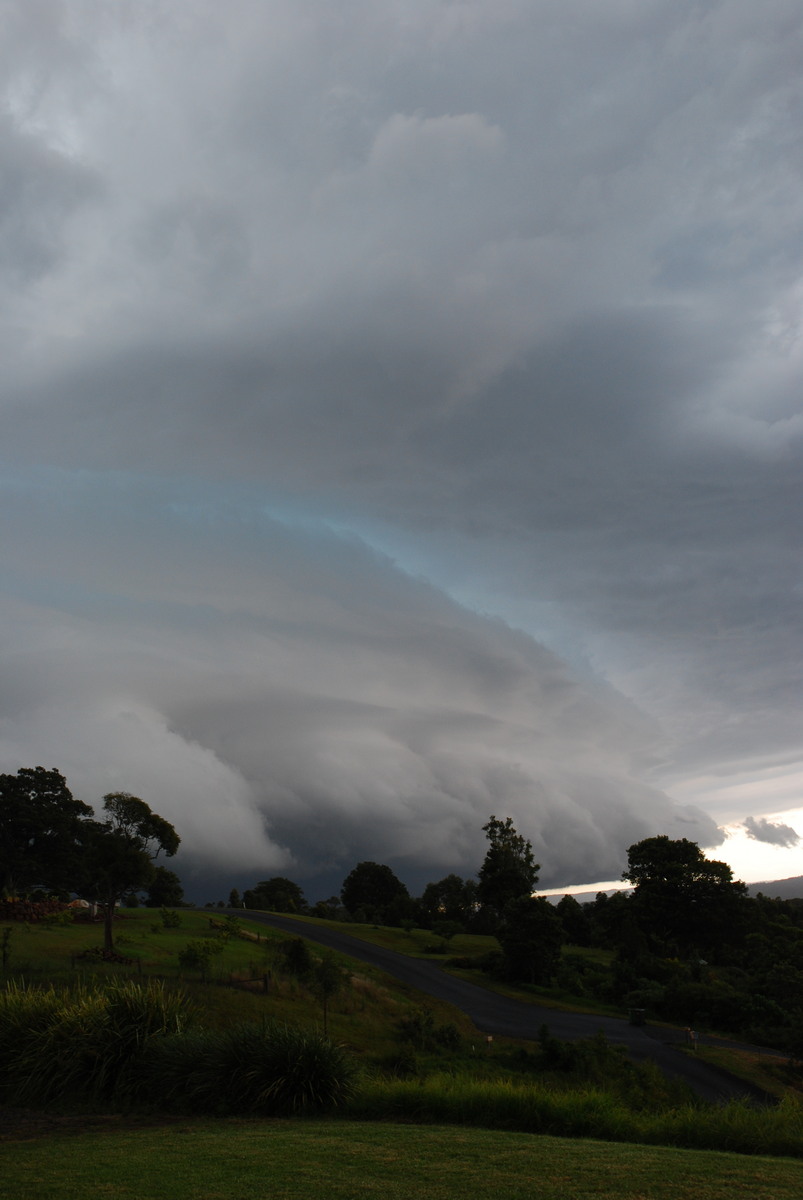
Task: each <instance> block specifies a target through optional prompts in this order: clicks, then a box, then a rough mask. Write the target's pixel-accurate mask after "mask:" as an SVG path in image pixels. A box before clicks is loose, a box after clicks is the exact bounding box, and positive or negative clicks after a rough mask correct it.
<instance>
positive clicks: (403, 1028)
mask: <svg viewBox="0 0 803 1200" xmlns="http://www.w3.org/2000/svg"><path fill="white" fill-rule="evenodd" d="M395 1029H396V1036H397V1037H398V1039H399V1041H400V1042H401V1043H402V1044H405V1043H406V1044H409V1045H411V1046H413V1047H414V1048H415V1049H416V1050H436V1049H438V1048H441V1049H446V1050H457V1049H458V1047H459V1046H460V1033H459V1031H458V1029H457V1026H456V1025H455V1024H454V1023H453V1022H451V1021H450V1022H447V1023H445V1024H443V1025H438V1024H437V1023H436V1021H435V1017H434V1014H433V1013H432V1011H431V1009H428V1008H419V1009H416V1010H415V1012H412V1013H410V1014H409V1015H408V1016H406V1017H400V1018H399V1020H398V1021H397V1022H396V1026H395Z"/></svg>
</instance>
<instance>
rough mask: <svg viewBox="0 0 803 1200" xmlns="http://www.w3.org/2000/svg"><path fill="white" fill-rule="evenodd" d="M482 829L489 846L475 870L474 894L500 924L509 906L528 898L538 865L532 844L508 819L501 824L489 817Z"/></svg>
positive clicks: (494, 818) (497, 819)
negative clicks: (477, 880) (475, 892)
mask: <svg viewBox="0 0 803 1200" xmlns="http://www.w3.org/2000/svg"><path fill="white" fill-rule="evenodd" d="M482 828H483V832H484V833H485V835H486V837H487V838H488V842H489V846H488V851H487V853H486V855H485V860H484V862H483V864H482V866H481V867H480V871H479V878H480V882H479V886H478V888H477V895H478V897H479V899H480V902H481V903H482V904H483V905H485V906H487V907H488V908H490V909H491V910H492V912H493V913H494V915H495V917H496V919H497V921H501V920H502V919H503V916H504V913H505V909H506V908H507V907H508V906H509V905H510V904H513V903H514V901H516V900H522V899H528V898H529V897H530V896H532V894H533V891H534V889H535V885H536V883H537V882H538V872H539V870H540V866H539V864H538V863H537V862H536V861H535V858H534V857H533V848H532V845H531V844H530V842H529V841H527V839H526V838H524V837H522V836H521V834H519V833H517V832H516V829H515V827H514V825H513V821H512V819H511V818H510V817H507V818H506V819H505V820H504V821H501V820H499V818H498V817H494V816H492V817H491V819H490V821H489V822H488V823H487V825H483V827H482Z"/></svg>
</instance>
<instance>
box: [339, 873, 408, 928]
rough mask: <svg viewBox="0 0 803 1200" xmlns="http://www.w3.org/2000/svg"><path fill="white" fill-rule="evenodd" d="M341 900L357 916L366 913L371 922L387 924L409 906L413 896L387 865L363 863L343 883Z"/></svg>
mask: <svg viewBox="0 0 803 1200" xmlns="http://www.w3.org/2000/svg"><path fill="white" fill-rule="evenodd" d="M340 898H341V900H342V901H343V904H344V905H345V907H346V908H347V909H348V911H349V912H350V913H351V914H352V915H353V916H354V915H356V914H358V913H362V914H363V915H364V916H365V917H366V918H367V919H368V920H371V921H385V920H389V919H390V917H389V914H390V913H391V912H392V911H396V910H399V911H400V910H401V909H402V908H403V907H404V902H405V901H407V902H408V903H409V900H410V893H409V892H408V891H407V888H406V887H405V885H404V884H403V883H402V881H401V880H400V879H397V877H396V876H395V875H394V874H393V872H392V871H391V869H390V867H388V866H385V864H384V863H375V862H361V863H357V866H356V867H355V868H354V870H353V871H351V872H350V873H349V874H348V875H347V876H346V878H345V880H344V881H343V887H342V888H341V891H340Z"/></svg>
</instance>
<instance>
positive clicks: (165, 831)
mask: <svg viewBox="0 0 803 1200" xmlns="http://www.w3.org/2000/svg"><path fill="white" fill-rule="evenodd" d="M103 808H104V811H105V812H106V814H107V815H106V820H105V821H102V822H99V821H87V822H85V842H86V844H85V847H84V851H83V854H82V857H81V873H82V881H81V882H82V891H83V893H84V895H85V897H86V898H87V899H91V900H94V901H95V902H96V903H98V904H99V905H101V907H102V908H103V912H104V949H105V951H106V952H107V953H111V952H112V951H113V949H114V938H113V932H112V922H113V917H114V908H115V905H116V903H117V901H118V900H119V899H120V898H121V897H122V896H124V895H125V894H126V893H127V892H130V891H135V890H137V889H139V888H141V887H145V886H147V885H149V884H150V883H152V882H153V879H154V876H155V868H154V866H153V861H152V860H153V859H154V858H156V856H157V855H158V854H159V853H161V851H164V852H165V854H166V855H167V856H168V857H170V856H171V855H173V854H175V853H176V851H177V850H178V847H179V842H180V840H181V839H180V838H179V836H178V834H177V833H176V831H175V829H174V828H173V826H172V825H171V824H170V823H169V822H168V821H166V820H165V819H164V818H163V817H160V816H158V814H157V813H154V812H152V811H151V809H150V808H149V807H148V805H147V804H146V803H145V801H144V800H140V799H139V797H137V796H132V795H131V794H130V793H129V792H110V793H109V794H108V795H107V796H105V797H104V800H103Z"/></svg>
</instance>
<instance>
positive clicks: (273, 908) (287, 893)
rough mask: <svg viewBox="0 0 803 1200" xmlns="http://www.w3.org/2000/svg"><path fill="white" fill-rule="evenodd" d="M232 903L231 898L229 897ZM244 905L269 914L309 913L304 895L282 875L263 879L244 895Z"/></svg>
mask: <svg viewBox="0 0 803 1200" xmlns="http://www.w3.org/2000/svg"><path fill="white" fill-rule="evenodd" d="M229 901H230V902H231V896H230V897H229ZM243 903H244V904H245V907H246V908H264V909H267V910H268V912H279V913H303V912H306V911H307V901H306V899H305V897H304V893H303V892H302V890H301V888H300V887H299V886H298V884H297V883H293V881H292V879H285V878H284V877H283V876H282V875H274V876H273V878H272V879H263V881H262V882H261V883H257V884H255V885H254V887H253V888H249V889H248V891H246V892H244V893H243Z"/></svg>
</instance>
